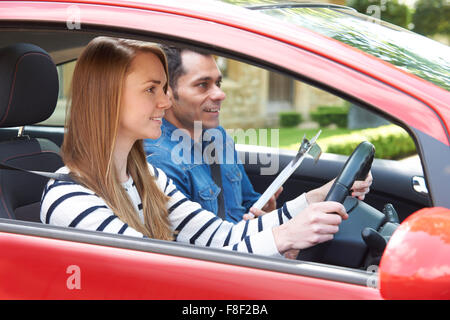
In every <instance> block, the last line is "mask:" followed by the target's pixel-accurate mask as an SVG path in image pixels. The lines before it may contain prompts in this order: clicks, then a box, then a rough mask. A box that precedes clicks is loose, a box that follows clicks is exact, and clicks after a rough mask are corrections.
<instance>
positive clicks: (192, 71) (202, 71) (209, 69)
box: [167, 51, 225, 137]
mask: <svg viewBox="0 0 450 320" xmlns="http://www.w3.org/2000/svg"><path fill="white" fill-rule="evenodd" d="M181 59H182V64H183V69H184V71H185V73H184V74H183V75H181V76H180V77H179V78H178V81H177V86H176V88H175V92H174V91H172V92H171V93H170V96H171V100H172V108H171V109H169V110H170V111H169V112H168V113H170V114H168V117H167V119H168V120H169V121H170V122H172V123H173V124H174V125H175V126H177V127H178V128H184V129H187V130H188V131H189V132H190V133H191V137H193V128H194V121H201V122H202V127H203V129H210V128H216V127H217V126H218V125H219V113H220V108H221V104H222V101H223V100H224V99H225V93H224V92H223V91H222V89H220V85H221V82H222V74H221V73H220V71H219V69H218V68H217V65H216V62H215V60H214V58H213V57H212V56H210V55H201V54H198V53H195V52H192V51H183V53H182V54H181Z"/></svg>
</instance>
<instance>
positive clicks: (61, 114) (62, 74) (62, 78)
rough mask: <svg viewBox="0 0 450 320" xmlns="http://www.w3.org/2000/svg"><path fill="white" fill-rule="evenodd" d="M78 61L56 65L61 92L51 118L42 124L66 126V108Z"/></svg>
mask: <svg viewBox="0 0 450 320" xmlns="http://www.w3.org/2000/svg"><path fill="white" fill-rule="evenodd" d="M75 63H76V61H70V62H66V63H62V64H60V65H58V66H57V67H56V69H57V71H58V78H59V93H58V102H57V103H56V108H55V111H54V112H53V114H52V115H51V117H50V118H48V119H47V120H45V121H43V122H41V123H40V124H41V125H47V126H64V120H65V118H66V108H67V104H68V101H69V90H70V85H71V81H72V74H73V70H74V68H75Z"/></svg>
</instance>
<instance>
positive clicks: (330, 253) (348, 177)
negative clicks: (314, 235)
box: [297, 141, 385, 268]
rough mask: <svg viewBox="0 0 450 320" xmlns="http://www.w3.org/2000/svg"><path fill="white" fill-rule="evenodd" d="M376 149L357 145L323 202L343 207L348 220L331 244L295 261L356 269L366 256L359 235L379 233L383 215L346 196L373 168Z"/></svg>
mask: <svg viewBox="0 0 450 320" xmlns="http://www.w3.org/2000/svg"><path fill="white" fill-rule="evenodd" d="M374 154H375V147H374V146H373V145H372V144H371V143H370V142H367V141H364V142H362V143H360V144H359V145H358V146H357V147H356V149H355V150H354V151H353V153H352V154H351V156H350V157H349V158H348V159H347V161H346V163H345V165H344V167H343V169H342V171H341V172H340V173H339V175H338V177H337V178H336V180H335V181H334V183H333V185H332V187H331V188H330V191H329V192H328V195H327V196H326V198H325V201H337V202H340V203H342V204H343V205H344V207H345V209H346V210H347V213H348V214H349V218H348V219H347V220H345V221H343V222H342V223H341V225H340V226H339V231H338V232H337V233H336V234H335V235H334V238H333V240H331V241H328V242H324V243H321V244H318V245H316V246H313V247H310V248H307V249H304V250H300V252H299V255H298V257H297V260H303V261H313V262H320V263H327V264H334V265H339V266H345V267H351V268H359V267H361V266H362V265H363V260H364V258H365V257H366V255H367V253H368V247H367V244H366V242H365V241H364V239H363V238H362V236H361V234H362V231H363V230H364V229H365V228H367V227H369V228H373V229H374V230H379V229H380V227H381V225H382V224H383V222H384V221H385V215H384V214H383V213H382V212H380V211H379V210H377V209H375V208H373V207H371V206H369V205H368V204H366V203H364V202H362V201H360V200H358V199H356V198H352V197H350V196H349V194H350V192H351V188H352V186H353V183H354V182H355V181H356V180H365V178H366V177H367V174H368V173H369V170H370V168H371V166H372V162H373V157H374Z"/></svg>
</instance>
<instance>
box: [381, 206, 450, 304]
mask: <svg viewBox="0 0 450 320" xmlns="http://www.w3.org/2000/svg"><path fill="white" fill-rule="evenodd" d="M379 287H380V292H381V295H382V297H383V298H384V299H416V300H417V299H433V300H438V299H445V300H448V299H450V209H447V208H440V207H435V208H425V209H421V210H419V211H417V212H416V213H414V214H412V215H411V216H409V217H408V218H407V219H406V220H405V221H403V223H402V224H401V225H400V226H399V227H398V229H397V230H396V231H395V233H394V234H393V235H392V237H391V239H390V241H389V242H388V244H387V247H386V250H385V251H384V253H383V257H382V258H381V262H380V268H379Z"/></svg>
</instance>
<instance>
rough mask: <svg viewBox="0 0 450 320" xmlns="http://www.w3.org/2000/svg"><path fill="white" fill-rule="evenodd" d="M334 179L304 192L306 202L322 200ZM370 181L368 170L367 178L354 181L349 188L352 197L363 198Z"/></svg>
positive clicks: (370, 176) (371, 178)
mask: <svg viewBox="0 0 450 320" xmlns="http://www.w3.org/2000/svg"><path fill="white" fill-rule="evenodd" d="M334 180H336V179H333V180H331V181H329V182H328V183H326V184H324V185H323V186H321V187H319V188H317V189H314V190H311V191H309V192H308V193H307V194H306V199H307V200H308V203H309V204H312V203H316V202H322V201H324V200H325V197H326V196H327V194H328V192H330V189H331V186H332V185H333V183H334ZM372 182H373V177H372V173H371V172H370V171H369V173H368V174H367V178H366V179H365V180H364V181H355V183H354V184H353V186H352V188H351V194H350V195H351V196H352V197H356V198H358V199H359V200H364V198H365V196H366V194H367V193H368V192H369V191H370V186H371V185H372Z"/></svg>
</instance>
